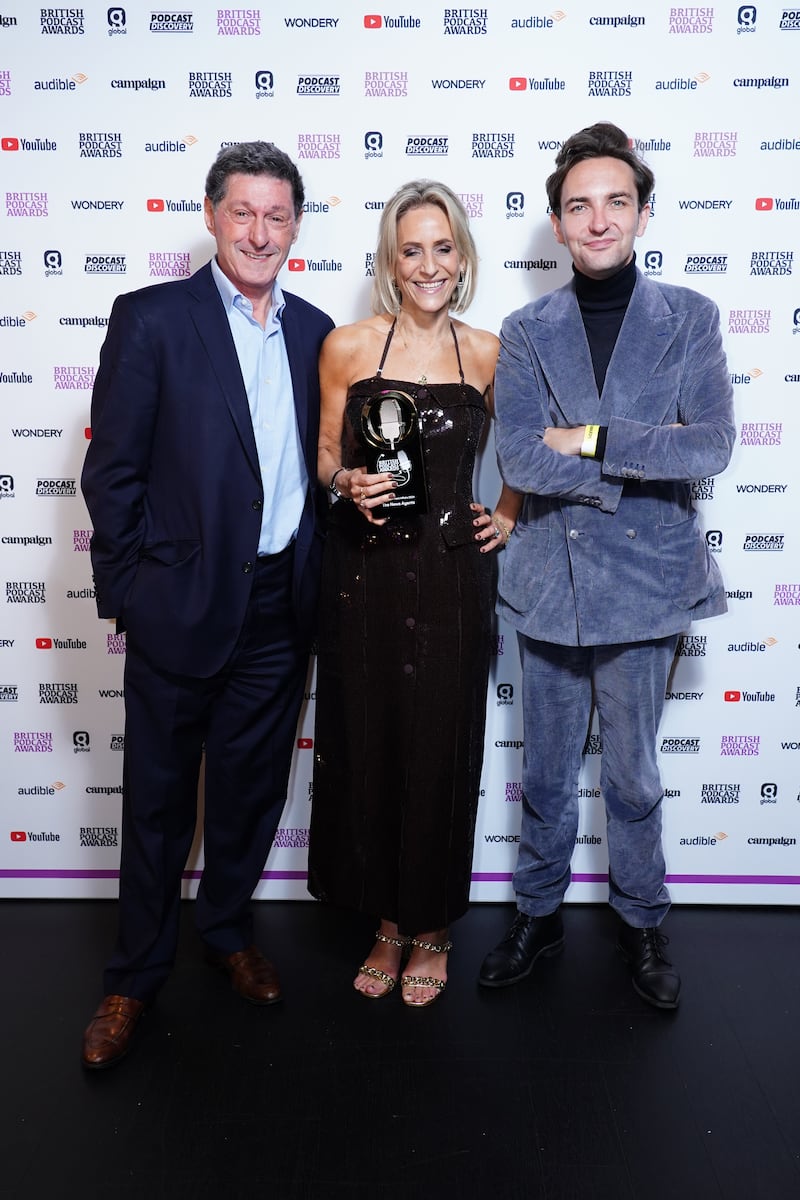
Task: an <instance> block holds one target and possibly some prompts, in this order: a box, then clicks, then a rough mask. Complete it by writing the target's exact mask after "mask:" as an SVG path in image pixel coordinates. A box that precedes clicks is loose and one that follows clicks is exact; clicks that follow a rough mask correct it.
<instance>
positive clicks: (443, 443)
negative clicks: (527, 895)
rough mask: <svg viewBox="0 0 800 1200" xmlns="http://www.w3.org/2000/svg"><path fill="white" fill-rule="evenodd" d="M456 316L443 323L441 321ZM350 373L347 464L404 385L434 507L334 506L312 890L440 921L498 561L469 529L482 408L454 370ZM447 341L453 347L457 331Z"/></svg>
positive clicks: (468, 845)
mask: <svg viewBox="0 0 800 1200" xmlns="http://www.w3.org/2000/svg"><path fill="white" fill-rule="evenodd" d="M451 328H452V326H451ZM393 329H394V327H392V331H390V334H389V338H388V339H387V343H386V346H385V348H384V352H383V357H382V359H381V364H380V366H379V368H378V371H377V374H376V375H375V376H373V377H372V379H365V380H362V381H360V382H358V383H355V384H353V386H352V387H351V388H350V389H349V392H348V398H347V403H346V408H345V431H344V434H343V444H342V463H343V464H344V465H345V466H347V467H352V466H356V465H360V464H363V462H364V450H363V444H362V443H361V440H360V437H361V435H360V421H359V417H360V413H361V409H362V406H363V404H364V402H365V400H366V399H368V398H369V397H370V396H374V395H375V394H376V392H379V391H382V390H384V389H386V388H387V387H392V388H398V389H401V390H403V391H405V392H408V393H410V394H411V395H413V396H414V398H415V400H416V404H417V409H418V411H419V413H420V416H421V420H422V430H423V433H422V438H423V447H424V449H423V453H424V456H425V466H426V472H427V483H428V495H429V511H428V513H427V514H425V515H415V516H406V515H400V516H394V515H393V516H392V517H391V518H390V519H389V521H388V522H387V524H386V525H383V526H372V525H369V524H368V523H367V522H366V521H365V519H364V517H363V516H362V515H361V513H360V512H359V510H358V506H357V505H355V504H351V503H349V502H346V501H343V500H339V501H338V502H337V503H336V504H334V505H333V507H332V509H331V517H330V525H329V532H328V541H327V546H326V555H325V563H324V568H323V583H322V613H321V623H320V641H319V657H318V663H317V694H316V732H315V763H314V789H313V791H314V795H313V806H312V816H311V834H310V849H309V890H310V891H311V893H312V895H314V896H317V897H318V898H319V899H321V900H326V901H329V902H330V903H332V904H337V905H343V906H346V907H349V908H354V909H357V910H360V911H363V912H367V913H370V914H372V915H373V916H374V917H376V918H379V917H383V918H385V919H387V920H391V921H395V922H397V924H398V926H399V928H400V932H401V933H403V934H412V935H413V934H416V933H420V932H428V931H433V930H438V929H443V928H445V927H446V926H447V925H448V924H449V923H450V922H451V921H453V920H455V919H456V918H457V917H459V916H461V915H462V914H463V913H464V912H465V911H466V908H467V905H468V900H469V887H470V875H471V867H472V847H473V839H474V833H475V815H476V810H477V801H478V791H479V787H480V776H481V765H482V760H483V735H484V724H485V712H486V686H487V679H488V671H489V652H490V636H491V630H492V610H493V601H494V589H495V576H496V564H495V556H494V554H481V553H480V552H479V550H478V546H477V543H476V542H475V541H474V534H475V529H474V526H473V524H472V521H473V519H474V514H473V512H472V510H471V509H470V507H469V505H470V502H471V500H472V476H473V468H474V465H475V456H476V452H477V449H478V444H479V440H480V436H481V431H482V428H483V425H484V421H485V420H486V410H485V405H484V401H483V397H482V396H481V395H480V394H479V393H478V391H477V390H476V389H475V388H473V387H471V386H469V385H468V384H466V383H465V382H464V374H463V371H462V369H461V358H460V355H459V357H458V366H459V374H460V376H461V382H460V383H447V384H433V385H429V386H423V385H420V384H412V383H408V382H405V381H399V380H385V379H383V378H382V377H381V372H382V369H383V363H384V361H385V359H386V354H387V352H388V348H389V344H390V341H391V336H392V332H393ZM453 340H454V341H455V344H456V353H457V354H458V341H457V339H456V334H455V329H453Z"/></svg>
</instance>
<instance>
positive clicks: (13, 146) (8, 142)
mask: <svg viewBox="0 0 800 1200" xmlns="http://www.w3.org/2000/svg"><path fill="white" fill-rule="evenodd" d="M0 146H2V147H3V149H4V150H19V138H3V139H2V140H0Z"/></svg>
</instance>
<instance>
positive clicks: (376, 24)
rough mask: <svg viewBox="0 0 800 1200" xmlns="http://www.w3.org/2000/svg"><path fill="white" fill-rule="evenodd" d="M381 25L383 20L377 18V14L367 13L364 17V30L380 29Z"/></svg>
mask: <svg viewBox="0 0 800 1200" xmlns="http://www.w3.org/2000/svg"><path fill="white" fill-rule="evenodd" d="M382 25H383V18H382V17H379V16H378V15H377V13H367V15H366V16H365V17H364V28H365V29H380V27H381V26H382Z"/></svg>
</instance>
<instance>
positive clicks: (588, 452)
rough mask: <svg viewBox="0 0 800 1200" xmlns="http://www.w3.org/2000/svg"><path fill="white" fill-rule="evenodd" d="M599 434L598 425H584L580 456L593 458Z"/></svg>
mask: <svg viewBox="0 0 800 1200" xmlns="http://www.w3.org/2000/svg"><path fill="white" fill-rule="evenodd" d="M599 434H600V426H599V425H585V426H584V429H583V441H582V442H581V458H594V455H595V451H596V449H597V438H598V436H599Z"/></svg>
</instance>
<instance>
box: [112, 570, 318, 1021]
mask: <svg viewBox="0 0 800 1200" xmlns="http://www.w3.org/2000/svg"><path fill="white" fill-rule="evenodd" d="M292 554H293V549H292V547H291V546H290V547H289V548H288V549H287V550H285V551H282V552H281V553H280V554H276V555H271V556H268V557H267V558H261V559H258V560H257V566H256V568H255V573H254V579H253V590H252V594H251V599H250V603H249V606H248V610H247V615H246V619H245V622H244V625H243V627H242V631H241V634H240V637H239V640H238V643H237V645H236V648H235V650H234V652H233V654H232V655H231V658H230V659H229V661H228V663H227V664H226V666H225V667H224V668H223V670H221V671H220V672H219V673H218V674H217V675H214V676H212V677H211V678H208V679H195V678H191V677H183V676H175V675H170V674H168V673H166V672H163V671H160V670H159V669H158V667H157V666H156V665H154V664H153V663H152V662H151V661H149V660H148V658H147V657H146V655H145V654H144V653H142V652H141V651H140V649H139V648H138V647H137V646H136V645H135V643H133V642H132V641H130V640H129V642H128V647H127V656H126V664H125V716H126V724H125V756H124V765H123V819H122V853H121V861H120V891H119V931H118V938H117V944H116V947H115V949H114V952H113V955H112V957H111V959H110V961H109V963H108V966H107V968H106V971H105V976H104V988H105V994H106V995H108V994H109V993H118V994H121V995H124V996H134V997H136V998H137V999H139V1000H144V1001H147V1000H151V999H152V998H153V997H154V996H155V994H156V992H157V991H158V989H159V988H160V987H161V985H162V984H163V983H164V981H165V979H166V978H167V975H168V974H169V971H170V969H171V967H172V965H173V962H174V960H175V953H176V947H177V939H178V920H179V912H180V889H181V877H182V873H183V869H184V866H185V864H186V858H187V855H188V853H189V850H190V848H191V845H192V840H193V837H194V831H195V826H196V822H197V792H198V780H199V773H200V766H201V760H202V755H203V752H204V751H205V805H204V810H205V811H204V856H205V866H204V869H203V873H202V879H201V881H200V886H199V891H198V895H197V901H196V905H195V921H196V925H197V929H198V931H199V933H200V936H201V938H202V939H203V941H204V943H205V944H206V945H207V946H208V947H209V948H210V949H211V950H214V951H217V952H220V953H223V954H231V953H235V952H236V951H238V950H242V949H244V947H245V946H247V945H249V944H250V942H251V941H252V916H251V913H250V897H251V895H252V893H253V890H254V888H255V887H256V885H257V883H258V882H259V879H260V876H261V872H262V870H263V867H264V863H265V861H266V858H267V855H268V853H269V850H270V847H271V845H272V841H273V839H274V836H275V830H276V828H277V826H278V822H279V820H280V815H281V812H282V810H283V807H284V804H285V800H286V791H287V786H288V778H289V770H290V766H291V760H292V753H293V748H294V744H295V733H296V727H297V720H298V715H299V712H300V706H301V703H302V699H303V690H304V684H305V679H306V670H307V665H308V647H307V646H301V645H299V644H298V639H297V632H296V622H295V618H294V613H293V610H292V605H291V579H292Z"/></svg>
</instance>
